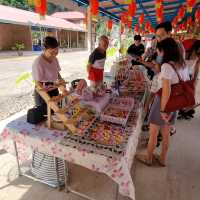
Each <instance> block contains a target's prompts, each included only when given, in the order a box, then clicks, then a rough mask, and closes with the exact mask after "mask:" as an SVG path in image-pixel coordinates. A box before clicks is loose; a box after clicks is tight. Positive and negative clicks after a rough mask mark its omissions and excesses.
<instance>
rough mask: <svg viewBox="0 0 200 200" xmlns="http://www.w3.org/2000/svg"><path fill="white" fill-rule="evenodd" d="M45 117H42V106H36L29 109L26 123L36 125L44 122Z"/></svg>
mask: <svg viewBox="0 0 200 200" xmlns="http://www.w3.org/2000/svg"><path fill="white" fill-rule="evenodd" d="M45 119H46V117H45V116H44V109H43V107H42V106H37V107H34V108H31V109H29V110H28V112H27V122H28V123H31V124H38V123H40V122H42V121H44V120H45Z"/></svg>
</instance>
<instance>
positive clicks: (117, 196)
mask: <svg viewBox="0 0 200 200" xmlns="http://www.w3.org/2000/svg"><path fill="white" fill-rule="evenodd" d="M118 198H119V185H118V183H117V188H116V196H115V200H118Z"/></svg>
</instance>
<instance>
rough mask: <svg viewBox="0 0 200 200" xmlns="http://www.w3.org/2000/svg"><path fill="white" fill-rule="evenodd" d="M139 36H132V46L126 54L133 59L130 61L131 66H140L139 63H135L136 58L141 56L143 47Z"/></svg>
mask: <svg viewBox="0 0 200 200" xmlns="http://www.w3.org/2000/svg"><path fill="white" fill-rule="evenodd" d="M141 40H142V38H141V36H140V35H135V36H134V44H132V45H131V46H130V47H129V48H128V51H127V53H128V54H129V55H131V56H132V57H133V58H134V59H133V60H132V65H140V62H137V61H136V60H137V58H138V57H140V58H141V56H142V54H143V53H144V45H143V44H142V43H141Z"/></svg>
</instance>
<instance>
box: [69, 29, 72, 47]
mask: <svg viewBox="0 0 200 200" xmlns="http://www.w3.org/2000/svg"><path fill="white" fill-rule="evenodd" d="M69 33H70V34H69V38H70V41H69V42H70V48H72V32H71V31H70V32H69Z"/></svg>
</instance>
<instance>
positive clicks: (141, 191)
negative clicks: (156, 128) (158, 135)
mask: <svg viewBox="0 0 200 200" xmlns="http://www.w3.org/2000/svg"><path fill="white" fill-rule="evenodd" d="M199 129H200V109H198V111H197V114H196V116H195V118H194V119H193V120H191V121H178V122H177V133H176V135H174V136H172V137H171V144H170V152H169V155H168V162H167V167H165V168H156V167H146V166H144V165H142V164H140V163H138V162H136V163H135V164H136V168H135V169H132V175H133V179H134V181H135V186H136V200H199V196H200V159H199V152H200V145H199V144H200V131H199ZM0 169H1V170H0V200H35V199H37V200H51V199H52V200H54V199H56V200H83V199H82V198H79V197H77V196H74V195H72V194H65V193H64V192H62V191H61V192H58V191H57V190H55V189H52V188H50V187H48V186H46V185H44V184H41V183H38V182H34V181H32V180H29V179H28V178H25V177H20V178H19V177H17V168H16V163H15V158H14V157H13V156H11V155H9V154H7V153H4V151H2V152H0ZM70 169H71V173H72V180H71V181H72V186H73V187H74V188H76V189H78V190H80V191H82V192H85V193H86V194H88V195H91V196H92V197H94V198H96V199H97V200H113V199H114V194H115V186H114V185H113V184H112V181H111V180H109V179H108V178H107V177H106V176H104V175H103V176H102V175H99V174H98V173H95V172H90V171H89V170H87V169H85V168H82V167H79V166H73V165H72V166H71V167H70ZM125 199H126V198H122V197H120V198H119V200H125Z"/></svg>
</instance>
